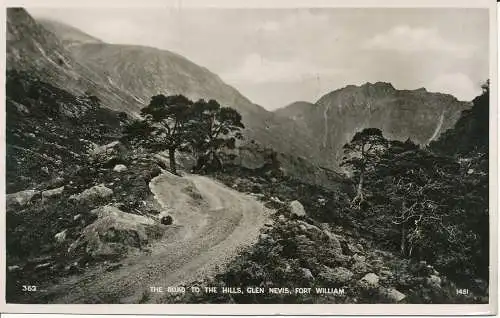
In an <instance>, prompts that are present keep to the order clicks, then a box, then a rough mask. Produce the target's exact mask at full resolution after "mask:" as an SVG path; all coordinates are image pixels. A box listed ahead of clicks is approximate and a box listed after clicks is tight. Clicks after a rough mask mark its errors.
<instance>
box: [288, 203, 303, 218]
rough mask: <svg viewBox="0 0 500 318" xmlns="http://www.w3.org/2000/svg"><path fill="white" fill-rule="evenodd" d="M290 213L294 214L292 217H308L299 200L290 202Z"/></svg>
mask: <svg viewBox="0 0 500 318" xmlns="http://www.w3.org/2000/svg"><path fill="white" fill-rule="evenodd" d="M290 212H291V213H292V215H295V216H297V217H304V216H306V210H305V209H304V206H303V205H302V203H300V202H299V201H297V200H295V201H292V202H290Z"/></svg>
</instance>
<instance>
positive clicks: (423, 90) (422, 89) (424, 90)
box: [415, 87, 427, 93]
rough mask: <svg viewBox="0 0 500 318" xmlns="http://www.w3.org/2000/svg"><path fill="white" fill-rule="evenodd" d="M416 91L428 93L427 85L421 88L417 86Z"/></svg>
mask: <svg viewBox="0 0 500 318" xmlns="http://www.w3.org/2000/svg"><path fill="white" fill-rule="evenodd" d="M415 92H419V93H427V89H425V87H420V88H417V89H416V90H415Z"/></svg>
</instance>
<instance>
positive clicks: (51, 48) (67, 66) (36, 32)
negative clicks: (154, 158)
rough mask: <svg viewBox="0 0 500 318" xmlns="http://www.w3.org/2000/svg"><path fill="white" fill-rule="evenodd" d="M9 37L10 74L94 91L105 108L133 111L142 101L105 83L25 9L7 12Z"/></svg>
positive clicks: (74, 91)
mask: <svg viewBox="0 0 500 318" xmlns="http://www.w3.org/2000/svg"><path fill="white" fill-rule="evenodd" d="M6 38H7V43H6V51H7V63H6V65H7V70H8V71H9V70H16V71H23V72H26V73H29V74H30V75H31V76H34V77H37V78H38V79H40V80H42V81H44V82H47V83H50V84H51V85H54V86H56V87H59V88H61V89H63V90H66V91H68V92H69V93H71V94H75V95H82V94H84V93H85V92H92V94H94V95H97V96H98V97H99V98H100V99H101V100H102V102H103V104H104V105H106V106H108V107H109V108H112V109H115V110H119V111H126V112H131V111H132V110H135V109H137V106H136V105H137V104H138V101H137V100H136V99H135V97H134V96H132V95H131V94H130V93H128V92H126V91H123V90H119V89H118V88H116V87H113V86H112V85H108V84H107V83H105V82H102V80H101V79H100V78H99V77H98V76H96V74H95V73H94V71H93V70H91V69H89V68H87V67H86V66H85V65H83V64H82V63H80V61H77V60H76V59H75V58H74V57H73V55H72V53H71V52H70V51H69V50H68V49H67V47H66V46H65V44H64V43H63V41H62V40H61V39H60V38H59V37H58V36H56V35H55V34H54V33H52V32H50V31H49V30H47V29H46V28H45V27H43V26H42V25H41V24H39V23H38V22H37V21H36V20H35V19H33V18H32V17H31V16H30V15H29V14H28V12H26V10H25V9H23V8H8V9H7V35H6ZM117 105H120V107H118V106H117ZM113 106H114V107H113Z"/></svg>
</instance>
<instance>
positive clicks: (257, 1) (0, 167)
mask: <svg viewBox="0 0 500 318" xmlns="http://www.w3.org/2000/svg"><path fill="white" fill-rule="evenodd" d="M2 1H3V2H2V4H3V5H4V6H3V7H4V8H3V10H2V11H1V13H0V15H1V18H2V24H1V28H2V29H1V31H0V36H2V37H5V31H6V30H5V21H6V17H5V14H6V12H5V7H15V6H27V7H95V6H103V7H177V8H199V7H205V8H208V7H218V8H221V7H222V8H295V7H350V8H354V7H357V8H368V7H370V8H375V7H395V8H396V7H397V8H422V7H424V8H439V7H442V8H452V7H459V8H488V9H489V10H490V31H489V34H490V52H489V53H490V81H491V95H490V154H489V155H490V235H491V237H490V242H491V243H490V268H491V275H490V297H489V299H490V303H489V304H485V305H420V304H416V305H413V304H409V305H406V304H404V305H402V304H401V305H400V304H390V305H382V304H376V305H367V304H350V305H345V304H332V305H327V304H317V305H300V304H284V305H258V306H255V305H230V304H224V305H201V304H196V305H192V304H159V305H132V304H122V305H25V304H22V305H21V304H6V303H5V288H4V286H2V288H0V312H6V313H71V314H103V313H107V314H137V315H140V314H148V315H152V314H170V315H175V314H181V315H217V314H218V315H220V314H223V315H231V314H232V315H492V314H495V313H497V310H498V308H497V297H498V289H497V286H498V285H497V284H498V277H497V275H498V268H497V267H498V258H497V257H498V215H497V212H498V148H497V143H498V126H497V125H498V122H497V121H498V118H499V117H498V110H497V105H498V103H497V101H498V78H497V71H498V69H497V67H498V65H497V49H498V45H497V32H498V29H497V27H498V25H497V12H496V2H494V0H461V1H453V0H351V1H349V0H287V1H285V0H281V1H280V0H251V1H250V0H205V1H204V0H141V1H138V0H116V1H111V0H108V1H103V0H85V1H81V2H80V1H78V2H77V1H69V0H67V1H64V0H39V1H36V0H2ZM0 45H1V52H0V54H1V59H0V63H1V64H0V65H1V66H2V76H0V78H1V84H0V92H1V96H0V98H1V103H2V105H3V109H5V98H4V87H5V57H6V56H5V40H4V39H0ZM0 123H1V125H2V129H1V130H0V150H1V151H0V152H1V153H2V154H4V153H5V128H4V127H5V114H4V112H2V113H1V114H0ZM0 175H2V176H4V175H5V156H4V155H1V156H0ZM0 211H5V178H1V181H0ZM2 216H3V217H2V218H1V220H0V221H1V222H0V232H1V235H0V243H1V244H0V248H1V249H2V251H5V213H2ZM4 256H5V254H2V255H0V272H1V273H0V275H1V276H0V277H1V278H2V279H0V282H2V281H5V279H4V278H5V273H6V268H5V266H6V265H5V257H4Z"/></svg>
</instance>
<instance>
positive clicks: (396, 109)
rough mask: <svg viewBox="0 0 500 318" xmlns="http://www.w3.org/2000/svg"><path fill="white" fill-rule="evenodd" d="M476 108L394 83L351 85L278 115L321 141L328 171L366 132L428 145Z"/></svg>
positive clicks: (318, 143) (319, 148) (318, 147)
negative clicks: (355, 137)
mask: <svg viewBox="0 0 500 318" xmlns="http://www.w3.org/2000/svg"><path fill="white" fill-rule="evenodd" d="M470 107H471V104H470V103H467V102H461V101H458V100H457V99H456V98H455V97H453V96H451V95H446V94H440V93H430V92H428V91H427V90H426V89H425V88H420V89H417V90H397V89H395V88H394V87H393V86H392V85H391V84H389V83H383V82H377V83H374V84H372V83H366V84H364V85H362V86H354V85H349V86H346V87H344V88H342V89H339V90H336V91H333V92H331V93H329V94H326V95H324V96H323V97H321V98H320V99H319V100H318V101H317V102H316V103H315V104H314V105H310V104H303V103H300V104H292V105H290V106H288V107H285V108H283V109H280V110H278V111H277V112H276V113H277V114H279V115H281V116H285V117H288V118H293V119H295V120H296V121H297V122H298V123H299V124H300V125H303V126H304V127H305V128H304V129H308V130H309V133H310V134H311V135H312V136H315V138H316V143H315V146H316V149H315V150H316V151H317V154H318V157H319V158H323V160H326V161H329V162H323V164H325V165H327V166H333V167H335V166H336V165H337V164H338V163H339V161H340V160H341V158H342V146H343V145H344V144H345V143H346V142H349V141H350V139H351V138H352V136H353V135H354V134H355V133H356V132H357V131H360V130H362V129H364V128H369V127H374V128H380V129H382V131H383V132H384V135H385V136H386V137H387V138H391V139H398V140H405V139H407V138H410V139H412V140H413V141H415V142H417V143H419V144H428V143H429V142H431V141H432V140H435V139H437V137H439V135H440V134H441V133H442V132H444V131H446V130H447V129H449V128H451V127H453V126H454V124H455V123H456V121H457V120H458V118H459V117H460V114H461V112H462V111H463V110H465V109H468V108H470Z"/></svg>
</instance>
